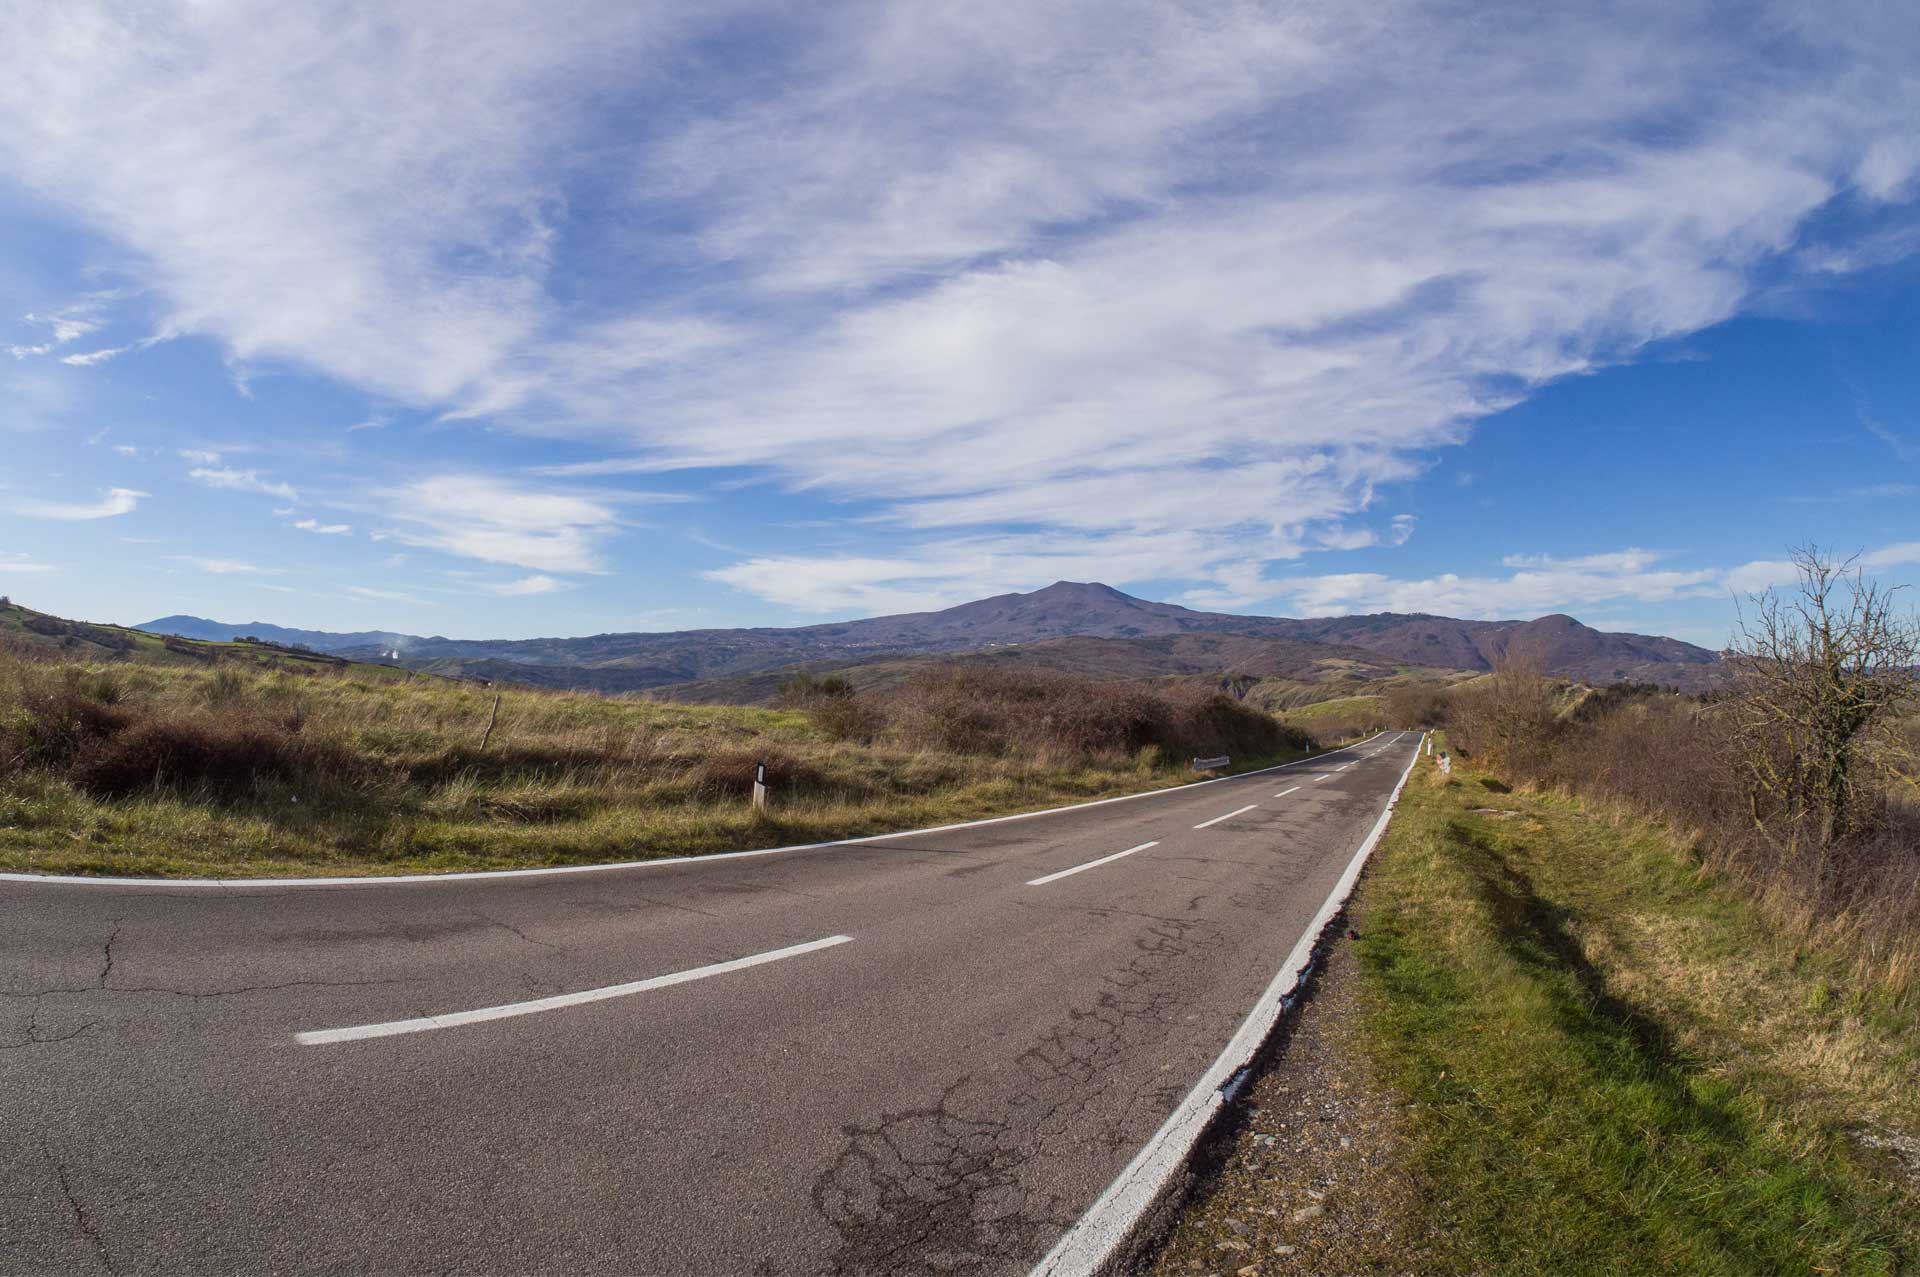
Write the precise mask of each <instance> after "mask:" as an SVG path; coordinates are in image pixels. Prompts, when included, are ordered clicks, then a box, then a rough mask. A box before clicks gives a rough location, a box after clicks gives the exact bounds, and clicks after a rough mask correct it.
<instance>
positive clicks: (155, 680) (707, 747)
mask: <svg viewBox="0 0 1920 1277" xmlns="http://www.w3.org/2000/svg"><path fill="white" fill-rule="evenodd" d="M494 696H495V693H494V691H493V690H492V689H489V688H484V687H480V686H477V685H474V684H466V683H454V682H449V681H447V680H443V679H434V678H424V677H423V678H415V679H411V680H405V681H401V680H395V679H393V678H391V677H390V675H389V672H388V671H384V670H382V671H378V672H377V674H371V675H369V674H363V673H362V672H361V671H359V670H357V669H345V670H339V671H333V672H323V673H321V674H318V675H314V674H293V673H288V672H277V673H276V672H266V671H260V670H255V669H247V668H241V667H237V666H234V665H226V664H215V665H212V666H205V665H195V666H190V667H186V668H166V667H160V666H148V665H140V664H127V663H120V664H73V663H62V662H57V661H56V662H53V663H40V662H35V661H31V660H25V659H20V658H18V657H15V658H13V659H5V658H0V864H4V865H5V866H6V867H8V868H15V869H20V868H25V869H38V870H45V871H59V872H81V873H113V874H180V873H205V874H297V873H356V872H367V873H385V872H412V871H427V870H450V869H477V868H501V867H512V866H523V865H544V864H570V863H586V862H592V861H605V860H618V859H633V858H644V857H649V856H662V855H675V854H694V853H700V852H707V851H720V850H731V849H737V848H742V847H752V846H769V845H777V844H780V843H785V842H803V841H813V840H819V839H826V838H831V837H839V836H850V835H859V834H869V833H882V832H886V831H888V830H892V829H902V828H912V827H915V826H918V825H924V824H937V823H942V822H946V821H952V820H962V819H969V818H974V817H981V816H989V815H997V814H1003V813H1006V812H1009V811H1015V810H1021V809H1024V808H1032V807H1039V806H1046V805H1051V804H1057V803H1064V802H1073V801H1078V800H1083V799H1091V798H1099V797H1107V796H1111V795H1113V794H1117V793H1124V792H1132V791H1137V790H1141V789H1149V788H1155V787H1160V786H1166V785H1173V784H1178V783H1180V782H1182V781H1184V780H1188V779H1191V772H1190V771H1188V770H1187V769H1186V767H1185V765H1184V757H1183V751H1185V750H1186V749H1188V748H1192V750H1193V752H1196V753H1231V754H1233V755H1234V756H1235V759H1236V762H1237V763H1241V764H1242V765H1253V764H1255V763H1257V762H1263V761H1278V760H1281V759H1284V758H1288V757H1294V756H1297V755H1298V754H1299V753H1301V752H1304V751H1305V749H1306V748H1307V747H1309V746H1310V745H1311V744H1312V742H1311V740H1310V738H1307V737H1305V736H1303V735H1301V734H1299V733H1294V732H1289V731H1288V730H1286V729H1284V728H1282V727H1281V726H1280V725H1279V724H1278V723H1276V722H1275V721H1274V720H1272V719H1270V718H1268V717H1266V716H1265V715H1260V714H1257V713H1255V712H1254V711H1250V710H1245V709H1243V708H1241V707H1236V706H1234V705H1232V703H1231V702H1228V701H1225V699H1224V698H1219V697H1214V698H1206V697H1196V696H1191V695H1185V694H1183V695H1180V696H1169V695H1163V696H1155V695H1153V694H1151V693H1139V692H1137V691H1136V690H1135V689H1132V688H1125V687H1112V686H1103V685H1097V684H1087V683H1080V682H1074V681H1072V680H1062V679H1058V678H1051V677H1049V678H1043V679H1040V680H1027V681H1025V682H1022V681H1021V680H1018V679H1013V678H1000V679H999V680H998V681H997V682H994V683H992V684H991V685H988V684H979V683H969V684H967V685H965V686H958V685H955V686H942V685H941V684H939V683H938V682H937V681H932V680H929V681H928V682H925V683H921V684H918V685H916V686H915V687H913V688H911V689H910V691H909V692H905V693H902V694H901V696H899V697H898V698H895V699H889V700H885V701H879V702H874V703H871V704H860V703H857V702H853V701H851V700H850V699H848V700H845V701H844V702H843V701H841V700H840V698H834V699H835V701H836V704H834V705H831V706H829V705H825V704H820V705H814V706H812V707H811V709H808V708H800V709H782V710H767V709H749V708H727V707H712V706H676V705H669V704H661V703H657V702H651V701H638V700H634V701H624V700H608V699H605V698H601V697H597V696H593V695H587V694H566V693H549V692H536V691H521V690H505V691H502V692H501V693H500V711H499V721H498V725H497V726H496V727H495V729H494V731H493V734H492V737H491V739H490V740H489V741H487V743H486V747H485V748H482V738H483V736H484V735H485V729H486V725H487V723H488V720H489V717H490V715H491V711H492V708H493V704H494ZM855 709H857V714H856V715H854V717H857V719H858V720H859V721H858V722H857V723H856V724H855V725H854V727H853V729H852V730H849V726H848V722H847V721H845V720H846V719H847V718H848V715H849V711H852V710H855ZM836 714H838V715H839V717H837V718H836ZM761 762H765V763H766V764H767V766H768V771H769V781H770V783H771V786H772V789H773V791H774V794H775V799H776V801H775V804H774V806H773V808H772V810H770V811H767V812H755V811H754V810H752V809H751V807H750V806H749V804H748V803H747V801H746V800H747V795H748V793H749V791H750V789H751V785H752V782H753V774H754V769H755V766H756V764H758V763H761Z"/></svg>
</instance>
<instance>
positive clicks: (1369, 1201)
mask: <svg viewBox="0 0 1920 1277" xmlns="http://www.w3.org/2000/svg"><path fill="white" fill-rule="evenodd" d="M1343 925H1344V924H1343ZM1364 997H1365V993H1364V981H1363V979H1362V977H1361V974H1360V970H1359V964H1358V961H1357V960H1356V958H1355V956H1354V953H1353V943H1352V941H1351V940H1349V939H1347V938H1346V936H1345V935H1344V934H1343V935H1342V936H1341V938H1340V939H1339V940H1338V941H1337V942H1336V943H1335V944H1334V945H1333V946H1332V949H1331V952H1330V953H1329V954H1328V955H1327V962H1326V966H1325V968H1324V969H1323V972H1322V974H1321V975H1320V976H1319V978H1318V979H1317V980H1316V981H1315V983H1314V985H1313V987H1312V989H1311V992H1310V995H1309V997H1308V999H1307V1000H1306V1002H1305V1003H1304V1004H1303V1005H1302V1006H1301V1008H1300V1009H1299V1010H1298V1011H1297V1012H1296V1013H1295V1014H1294V1015H1293V1016H1292V1017H1290V1018H1289V1020H1288V1021H1287V1022H1286V1024H1285V1025H1284V1026H1283V1028H1282V1033H1283V1034H1284V1035H1285V1036H1284V1038H1283V1040H1282V1041H1281V1042H1280V1043H1279V1044H1278V1046H1277V1048H1276V1049H1275V1050H1274V1051H1273V1052H1272V1053H1271V1054H1270V1056H1269V1058H1268V1060H1267V1062H1266V1063H1265V1065H1264V1066H1263V1068H1262V1070H1261V1073H1260V1075H1259V1076H1258V1077H1257V1078H1256V1079H1255V1080H1254V1082H1253V1083H1252V1085H1251V1086H1250V1087H1249V1088H1248V1089H1247V1091H1246V1093H1245V1094H1244V1095H1243V1096H1242V1097H1241V1100H1240V1104H1239V1112H1238V1113H1237V1114H1236V1115H1235V1118H1234V1119H1233V1121H1232V1123H1231V1125H1229V1127H1228V1128H1227V1129H1226V1130H1225V1131H1224V1132H1223V1133H1222V1134H1221V1135H1219V1136H1218V1137H1217V1138H1216V1139H1215V1140H1214V1141H1213V1142H1212V1145H1211V1146H1210V1148H1209V1149H1208V1150H1207V1154H1206V1159H1207V1160H1206V1162H1205V1163H1204V1164H1203V1167H1202V1171H1201V1178H1200V1180H1199V1182H1198V1184H1197V1185H1196V1187H1195V1189H1194V1192H1193V1195H1192V1197H1191V1198H1190V1199H1189V1200H1188V1202H1187V1204H1186V1207H1185V1209H1184V1210H1183V1211H1182V1212H1181V1213H1180V1215H1179V1216H1178V1218H1177V1220H1176V1222H1175V1223H1174V1225H1173V1227H1172V1229H1171V1231H1170V1232H1169V1234H1168V1235H1167V1237H1166V1238H1165V1240H1164V1243H1163V1245H1162V1247H1161V1249H1160V1250H1159V1252H1158V1253H1157V1254H1151V1255H1150V1256H1149V1257H1148V1258H1146V1259H1145V1260H1144V1261H1143V1262H1142V1264H1141V1266H1140V1271H1142V1272H1148V1273H1152V1274H1155V1277H1205V1275H1207V1274H1214V1275H1217V1277H1276V1274H1288V1273H1301V1274H1305V1273H1313V1274H1327V1275H1333V1277H1340V1275H1343V1274H1360V1273H1364V1274H1402V1273H1404V1274H1415V1273H1419V1272H1422V1271H1425V1270H1427V1269H1428V1268H1430V1267H1431V1266H1432V1258H1433V1254H1432V1249H1431V1241H1432V1239H1431V1238H1430V1237H1428V1236H1427V1232H1426V1230H1427V1227H1428V1226H1427V1224H1426V1223H1425V1222H1424V1221H1425V1212H1424V1211H1423V1209H1422V1207H1421V1201H1422V1196H1421V1192H1420V1186H1419V1181H1418V1177H1417V1172H1416V1171H1415V1170H1414V1169H1413V1168H1412V1166H1411V1165H1410V1163H1409V1157H1408V1154H1407V1151H1406V1147H1405V1144H1404V1141H1403V1139H1402V1136H1401V1128H1402V1126H1403V1124H1404V1116H1405V1102H1404V1101H1403V1100H1401V1099H1400V1098H1398V1097H1397V1096H1396V1095H1395V1094H1394V1093H1393V1092H1392V1091H1391V1090H1389V1089H1388V1088H1386V1087H1385V1086H1384V1085H1382V1084H1381V1083H1380V1082H1378V1081H1377V1080H1376V1079H1375V1078H1374V1076H1373V1074H1372V1070H1371V1069H1370V1067H1369V1065H1368V1062H1367V1056H1366V1051H1365V1049H1364V1044H1363V1042H1362V1041H1361V1029H1360V1027H1359V1023H1358V1022H1359V1018H1360V1016H1361V1014H1362V1013H1363V1000H1364Z"/></svg>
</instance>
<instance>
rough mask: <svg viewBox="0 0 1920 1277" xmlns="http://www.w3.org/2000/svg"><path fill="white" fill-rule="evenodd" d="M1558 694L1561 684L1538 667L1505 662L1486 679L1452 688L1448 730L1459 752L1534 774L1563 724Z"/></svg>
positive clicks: (1522, 774) (1529, 777) (1561, 691)
mask: <svg viewBox="0 0 1920 1277" xmlns="http://www.w3.org/2000/svg"><path fill="white" fill-rule="evenodd" d="M1562 696H1563V689H1562V688H1561V687H1560V685H1559V684H1557V683H1555V682H1554V681H1553V680H1552V679H1549V678H1547V677H1545V676H1544V675H1542V674H1541V673H1540V672H1539V670H1538V669H1537V668H1535V667H1533V666H1531V665H1528V664H1526V663H1524V662H1521V661H1512V662H1507V663H1504V664H1502V665H1501V666H1500V667H1499V668H1497V669H1495V670H1494V672H1493V675H1492V676H1491V677H1490V678H1488V679H1487V680H1486V681H1484V682H1482V683H1480V684H1478V685H1477V686H1475V687H1473V688H1471V689H1469V690H1467V691H1464V692H1458V693H1455V695H1454V698H1453V700H1452V702H1451V704H1450V705H1449V706H1448V710H1447V713H1448V723H1449V732H1448V735H1449V737H1450V738H1451V739H1452V740H1453V742H1454V743H1455V744H1456V745H1457V746H1458V747H1459V748H1460V749H1461V750H1462V751H1463V752H1465V753H1469V754H1473V755H1476V756H1478V757H1482V758H1485V759H1486V760H1487V761H1489V762H1491V763H1493V764H1494V765H1496V766H1500V767H1504V768H1506V769H1508V770H1510V771H1513V772H1515V773H1517V774H1519V775H1521V776H1523V777H1525V778H1528V779H1532V778H1534V777H1536V776H1538V775H1539V774H1540V773H1541V770H1542V768H1543V767H1544V766H1545V764H1546V762H1547V760H1548V758H1549V756H1550V754H1551V751H1552V749H1553V746H1554V743H1555V741H1556V739H1557V738H1558V736H1559V735H1560V734H1561V732H1562V730H1563V724H1562V722H1561V717H1560V709H1561V701H1562Z"/></svg>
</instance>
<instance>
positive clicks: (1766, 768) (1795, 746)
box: [1727, 545, 1920, 857]
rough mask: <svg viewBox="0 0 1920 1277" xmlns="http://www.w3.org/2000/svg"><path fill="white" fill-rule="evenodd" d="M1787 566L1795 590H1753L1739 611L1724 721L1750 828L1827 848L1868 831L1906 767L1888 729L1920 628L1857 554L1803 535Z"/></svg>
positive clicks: (1797, 847) (1916, 686) (1909, 677)
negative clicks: (1749, 609)
mask: <svg viewBox="0 0 1920 1277" xmlns="http://www.w3.org/2000/svg"><path fill="white" fill-rule="evenodd" d="M1793 564H1794V568H1795V571H1796V573H1797V577H1798V580H1797V583H1796V588H1795V589H1794V590H1793V591H1792V592H1790V593H1781V592H1775V591H1769V592H1767V593H1765V594H1760V595H1756V596H1754V597H1753V599H1752V606H1753V609H1754V611H1753V615H1752V617H1751V618H1743V620H1742V624H1741V630H1740V635H1739V639H1738V641H1737V643H1736V645H1735V650H1736V655H1735V656H1734V658H1733V659H1734V663H1735V668H1736V670H1737V671H1738V681H1737V683H1736V686H1735V690H1734V694H1733V696H1732V697H1731V698H1730V699H1729V702H1728V706H1729V713H1728V715H1727V721H1728V725H1729V728H1730V730H1731V735H1732V738H1733V742H1734V748H1735V752H1736V757H1737V759H1738V762H1739V766H1740V768H1741V771H1742V772H1743V774H1744V777H1745V781H1746V787H1747V797H1748V801H1749V806H1750V814H1751V816H1752V819H1753V823H1754V826H1755V827H1756V828H1757V829H1759V830H1761V831H1762V832H1763V833H1764V834H1765V836H1766V837H1767V838H1769V839H1771V840H1773V841H1775V842H1777V843H1778V844H1779V845H1780V846H1781V848H1782V850H1783V851H1785V852H1786V853H1787V854H1789V855H1793V854H1799V853H1801V852H1803V851H1806V852H1811V853H1812V854H1814V855H1816V856H1821V857H1824V855H1825V853H1826V852H1827V850H1828V849H1829V848H1831V847H1833V846H1834V844H1836V843H1837V842H1839V841H1841V840H1842V839H1844V838H1846V837H1847V836H1848V835H1849V834H1853V833H1856V832H1859V833H1870V832H1871V831H1872V829H1873V826H1874V825H1875V824H1876V823H1878V821H1879V820H1880V818H1881V815H1882V814H1883V812H1884V810H1885V807H1886V789H1887V785H1888V782H1889V781H1890V780H1891V779H1892V778H1893V777H1895V776H1898V775H1901V774H1902V773H1903V770H1904V769H1903V768H1902V766H1901V765H1900V763H1899V762H1898V761H1895V760H1896V757H1897V755H1898V754H1899V753H1900V752H1901V751H1900V750H1899V748H1898V745H1899V742H1898V739H1897V734H1896V732H1895V731H1894V730H1893V729H1894V728H1895V726H1896V723H1897V716H1898V714H1899V713H1900V712H1901V710H1902V709H1903V708H1906V707H1909V706H1911V705H1912V703H1913V698H1914V694H1915V692H1916V690H1920V681H1917V680H1916V670H1915V665H1916V663H1920V627H1916V625H1915V623H1914V621H1913V620H1912V619H1910V618H1906V617H1901V616H1898V615H1896V614H1895V612H1894V609H1893V598H1892V592H1891V590H1889V589H1887V588H1886V587H1883V586H1881V585H1879V584H1877V583H1876V582H1873V581H1869V580H1868V579H1867V578H1866V577H1865V576H1864V575H1863V574H1862V573H1861V572H1860V571H1859V570H1858V568H1857V567H1855V565H1854V562H1853V561H1852V560H1847V561H1844V562H1842V561H1838V560H1835V559H1834V558H1833V557H1832V556H1830V555H1826V554H1823V553H1821V551H1820V550H1819V548H1818V547H1817V546H1811V545H1809V546H1805V547H1802V548H1799V549H1796V550H1795V551H1793Z"/></svg>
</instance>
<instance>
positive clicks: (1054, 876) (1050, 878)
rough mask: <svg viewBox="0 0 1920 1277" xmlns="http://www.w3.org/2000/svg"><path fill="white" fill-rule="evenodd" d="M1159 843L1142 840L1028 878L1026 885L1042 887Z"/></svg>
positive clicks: (1156, 845)
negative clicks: (1040, 876)
mask: <svg viewBox="0 0 1920 1277" xmlns="http://www.w3.org/2000/svg"><path fill="white" fill-rule="evenodd" d="M1159 845H1160V844H1159V843H1158V842H1143V843H1141V844H1140V845H1139V846H1138V847H1129V848H1127V849H1126V850H1125V851H1116V852H1114V853H1113V854H1112V855H1111V856H1102V857H1100V859H1098V860H1089V861H1088V862H1087V863H1086V864H1084V865H1075V866H1074V867H1073V868H1071V869H1062V870H1060V871H1059V872H1058V873H1050V874H1048V875H1046V876H1045V877H1044V878H1029V879H1028V880H1027V885H1028V886H1029V887H1044V886H1046V885H1047V884H1048V883H1050V882H1058V881H1059V880H1060V879H1062V878H1071V877H1073V875H1075V874H1077V873H1085V872H1086V871H1087V870H1089V869H1097V868H1099V867H1100V866H1101V865H1105V864H1111V863H1112V862H1114V861H1116V860H1118V859H1120V858H1121V857H1122V856H1131V855H1132V854H1133V853H1134V852H1136V851H1145V850H1146V849H1147V848H1149V847H1158V846H1159Z"/></svg>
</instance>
